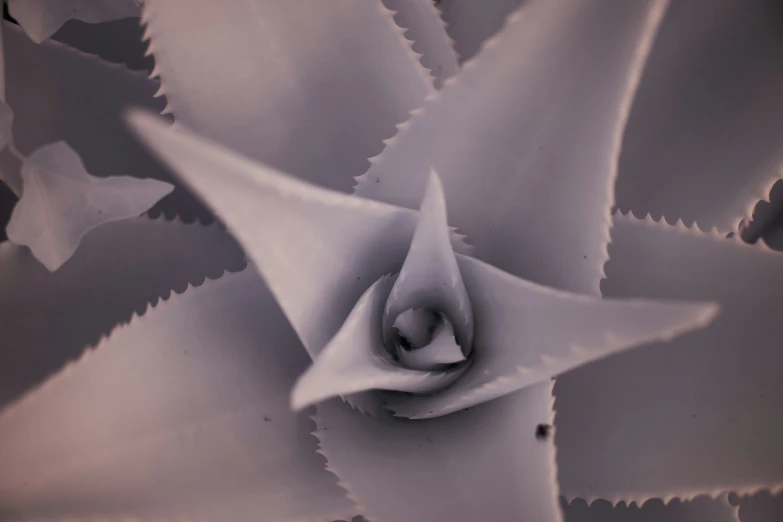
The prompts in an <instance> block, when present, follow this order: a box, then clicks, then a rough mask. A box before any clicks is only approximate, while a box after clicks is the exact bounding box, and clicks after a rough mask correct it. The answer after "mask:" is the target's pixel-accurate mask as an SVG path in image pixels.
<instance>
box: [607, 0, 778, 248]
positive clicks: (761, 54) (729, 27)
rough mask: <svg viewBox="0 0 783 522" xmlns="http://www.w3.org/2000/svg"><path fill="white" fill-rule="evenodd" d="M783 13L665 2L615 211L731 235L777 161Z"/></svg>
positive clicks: (752, 0)
mask: <svg viewBox="0 0 783 522" xmlns="http://www.w3.org/2000/svg"><path fill="white" fill-rule="evenodd" d="M781 17H783V6H781V5H780V4H779V3H777V2H770V1H768V0H717V1H714V2H710V7H709V16H705V11H704V6H703V5H701V4H700V3H698V2H687V1H686V2H672V6H671V9H670V10H669V11H668V12H667V14H666V17H665V18H664V20H663V22H662V23H661V29H660V31H659V34H658V38H657V39H656V41H655V45H654V46H653V48H652V50H651V52H650V59H649V60H648V62H647V66H646V68H645V70H644V74H643V76H642V79H641V82H640V85H639V91H638V93H637V96H636V97H635V98H634V102H633V108H632V110H631V114H630V117H629V119H628V128H627V130H626V132H625V137H624V139H623V150H622V154H621V155H620V164H619V176H618V178H617V205H618V207H619V208H620V209H621V210H622V211H623V212H627V211H628V210H631V211H633V212H634V214H635V215H636V216H637V217H643V216H644V215H646V214H647V213H648V212H649V213H652V216H653V217H654V218H655V219H660V217H661V216H665V218H666V219H668V220H670V223H671V224H674V222H675V221H676V220H677V219H678V218H679V219H682V220H683V221H684V222H685V224H686V225H688V226H690V225H691V224H693V223H694V222H697V223H698V224H699V226H700V227H701V228H702V229H703V230H707V229H710V228H712V227H717V228H718V230H719V231H720V232H721V233H722V234H723V235H726V234H727V233H728V232H732V231H736V230H737V225H738V224H739V222H740V220H741V219H742V218H747V217H750V214H751V212H752V207H753V205H755V204H756V202H757V201H758V200H759V199H766V198H767V196H768V193H769V189H770V187H771V185H772V183H773V182H774V181H775V180H776V179H778V178H779V177H780V175H781V174H780V168H781V165H782V164H783V147H781V143H782V142H783V98H781V97H780V92H781V90H783V32H781V30H780V24H778V23H777V21H778V20H779V19H781Z"/></svg>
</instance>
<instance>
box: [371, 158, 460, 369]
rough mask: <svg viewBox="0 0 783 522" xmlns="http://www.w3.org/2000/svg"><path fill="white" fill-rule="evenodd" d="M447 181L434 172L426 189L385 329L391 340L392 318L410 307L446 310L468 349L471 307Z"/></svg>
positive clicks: (388, 305)
mask: <svg viewBox="0 0 783 522" xmlns="http://www.w3.org/2000/svg"><path fill="white" fill-rule="evenodd" d="M447 219H448V217H447V215H446V200H445V199H444V197H443V185H442V184H441V182H440V179H439V178H438V175H437V174H436V173H435V172H432V173H431V174H430V177H429V181H428V182H427V188H426V189H425V191H424V197H423V199H422V202H421V207H420V211H419V220H418V223H417V224H416V230H415V231H414V233H413V239H412V240H411V244H410V249H409V250H408V253H407V255H406V256H405V262H404V263H403V264H402V268H401V269H400V275H399V277H397V280H396V281H395V282H394V286H393V287H392V290H391V295H389V300H388V301H387V302H386V308H385V310H384V314H383V315H384V321H383V322H384V324H383V334H384V336H385V340H386V344H387V346H388V345H390V344H391V342H390V341H391V335H390V334H391V332H392V328H393V324H394V323H395V321H396V320H397V318H398V317H399V316H400V314H401V313H403V312H405V311H406V310H411V309H416V308H424V309H427V310H430V311H433V312H436V313H442V314H443V315H444V320H447V321H449V322H450V323H451V324H452V325H453V326H454V331H455V332H454V333H455V334H456V338H457V341H458V342H459V344H460V345H461V346H464V350H465V354H467V353H469V352H470V349H471V346H472V345H473V310H472V308H471V305H470V298H469V297H468V292H467V290H466V289H465V283H463V281H462V276H460V273H459V267H458V266H457V258H456V257H454V250H453V249H452V247H451V241H450V239H449V235H450V232H449V224H448V221H447Z"/></svg>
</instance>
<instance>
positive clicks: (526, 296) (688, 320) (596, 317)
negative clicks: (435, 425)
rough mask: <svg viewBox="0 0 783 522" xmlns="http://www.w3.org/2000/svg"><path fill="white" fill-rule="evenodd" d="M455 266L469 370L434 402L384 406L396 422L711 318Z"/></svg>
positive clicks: (690, 309) (474, 264)
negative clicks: (468, 321) (472, 330)
mask: <svg viewBox="0 0 783 522" xmlns="http://www.w3.org/2000/svg"><path fill="white" fill-rule="evenodd" d="M458 261H459V267H460V271H461V272H462V277H463V278H464V280H465V285H466V286H467V288H468V294H469V295H470V298H471V301H472V302H473V306H474V308H473V310H474V320H475V323H476V337H475V340H474V349H473V364H472V366H471V367H470V369H468V370H467V371H466V373H465V375H464V376H463V377H462V378H461V379H460V380H459V381H458V382H456V383H454V385H452V386H451V387H449V388H448V389H447V390H444V391H442V392H440V393H438V394H436V395H432V396H430V397H409V396H401V397H399V398H396V399H391V400H390V401H389V407H390V409H391V410H392V411H394V413H395V415H399V416H404V417H408V418H415V419H418V418H428V417H436V416H440V415H446V414H449V413H452V412H455V411H459V410H461V409H464V408H468V407H471V406H474V405H476V404H481V403H483V402H485V401H488V400H491V399H494V398H496V397H501V396H503V395H506V394H508V393H511V392H513V391H516V390H519V389H520V388H523V387H525V386H529V385H530V384H533V383H535V382H541V381H547V380H550V379H551V378H552V377H554V376H555V375H558V374H560V373H563V372H565V371H568V370H570V369H572V368H574V367H577V366H582V365H584V364H587V363H589V362H591V361H594V360H596V359H600V358H603V357H607V356H609V355H612V354H616V353H618V352H620V351H623V350H627V349H628V348H632V347H634V346H638V345H640V344H643V343H647V342H650V341H653V340H659V339H663V340H668V339H672V338H673V337H676V336H679V335H682V334H683V333H685V332H688V331H691V330H694V329H698V328H703V327H704V326H705V325H707V324H709V323H710V321H712V320H713V319H714V318H715V315H716V314H717V311H718V308H717V307H716V306H714V305H712V304H707V303H687V302H662V301H645V300H614V299H601V298H596V297H590V296H582V295H576V294H571V293H568V292H559V291H555V290H552V289H551V288H546V287H542V286H538V285H536V284H533V283H530V282H528V281H524V280H522V279H519V278H517V277H514V276H512V275H510V274H507V273H504V272H501V271H500V270H498V269H496V268H494V267H491V266H489V265H487V264H486V263H483V262H481V261H479V260H477V259H473V258H468V257H463V256H458Z"/></svg>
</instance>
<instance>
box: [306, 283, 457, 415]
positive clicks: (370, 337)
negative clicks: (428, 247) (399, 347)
mask: <svg viewBox="0 0 783 522" xmlns="http://www.w3.org/2000/svg"><path fill="white" fill-rule="evenodd" d="M393 283H394V278H381V279H379V280H378V281H377V282H375V283H374V284H373V285H372V286H371V287H370V288H369V289H368V290H367V291H366V292H365V293H364V295H362V297H361V298H360V299H359V301H358V302H357V303H356V306H355V307H354V309H353V310H352V311H351V314H350V315H349V316H348V318H347V319H346V320H345V324H344V325H343V326H342V328H340V330H339V331H338V332H337V334H336V335H335V336H334V338H333V339H332V340H331V341H330V342H329V344H328V345H326V347H325V348H324V349H323V350H322V351H321V353H319V354H318V356H317V357H316V358H315V361H314V362H313V364H312V366H311V367H310V368H308V370H307V371H306V372H305V373H304V374H303V375H302V376H301V377H300V378H299V380H298V381H297V382H296V386H295V387H294V389H293V392H292V393H291V406H292V407H293V408H294V409H295V410H297V411H299V410H301V409H303V408H305V407H306V406H309V405H311V404H315V403H317V402H321V401H323V400H325V399H328V398H331V397H336V396H338V395H343V396H345V395H349V394H354V393H358V392H364V391H368V390H394V391H402V392H414V393H429V392H432V391H434V390H437V389H440V388H444V387H446V386H448V385H449V384H452V383H453V382H454V381H455V380H457V379H458V378H459V377H460V376H461V375H462V374H463V370H464V368H458V369H453V370H447V371H442V372H440V371H439V372H435V373H430V372H427V371H420V370H413V369H408V368H404V367H402V366H400V365H399V364H398V363H396V362H395V361H393V360H392V359H391V356H390V355H389V354H387V353H386V349H385V348H384V345H383V339H382V337H381V318H382V315H383V308H384V303H385V302H386V299H387V298H388V296H389V292H390V290H391V287H392V284H393ZM349 402H350V400H349Z"/></svg>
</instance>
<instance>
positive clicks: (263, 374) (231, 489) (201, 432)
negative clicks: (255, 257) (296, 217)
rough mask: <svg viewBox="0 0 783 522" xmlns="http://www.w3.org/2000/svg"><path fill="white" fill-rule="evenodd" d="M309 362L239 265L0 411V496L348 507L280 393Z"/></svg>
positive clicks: (29, 509)
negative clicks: (240, 271)
mask: <svg viewBox="0 0 783 522" xmlns="http://www.w3.org/2000/svg"><path fill="white" fill-rule="evenodd" d="M307 362H308V357H307V353H306V352H305V351H304V349H303V348H302V346H301V344H299V342H298V341H297V339H296V334H295V333H294V332H293V330H291V327H290V326H289V324H288V323H287V322H286V320H285V317H284V316H283V314H282V313H281V312H280V309H279V308H278V306H277V304H276V303H275V302H274V299H273V297H272V296H271V294H270V293H269V291H268V290H267V289H266V288H265V286H264V284H263V282H262V281H261V279H260V278H259V277H258V275H257V274H256V273H255V272H254V271H253V270H252V269H247V270H246V271H245V272H243V273H241V274H235V275H234V274H232V275H228V276H225V277H223V278H221V279H220V280H218V281H209V282H206V283H205V284H204V285H202V286H201V287H200V288H196V289H192V290H189V291H187V292H185V293H184V294H182V295H176V296H173V297H172V298H171V299H170V300H169V301H168V302H165V303H162V304H160V305H159V306H158V307H156V308H155V309H152V310H149V311H148V312H147V313H146V314H145V315H144V316H142V317H139V318H135V319H134V320H132V321H131V323H130V324H129V325H127V326H124V327H122V328H120V329H118V330H116V331H114V332H113V333H112V335H111V336H110V337H109V338H108V339H106V340H104V341H103V342H102V343H100V345H99V346H98V347H97V348H96V349H95V350H94V351H91V352H89V353H88V354H87V355H85V357H83V358H82V359H81V360H80V361H79V362H78V363H76V364H75V365H73V366H70V367H68V368H66V370H64V371H63V372H62V373H60V374H59V375H57V376H55V377H54V378H52V379H50V380H49V381H48V382H47V383H46V385H45V386H43V387H41V388H39V389H38V390H35V391H34V392H33V393H31V394H29V395H28V396H27V397H25V398H24V399H23V400H22V401H20V402H19V403H17V404H15V405H14V406H12V407H11V408H9V409H7V410H6V411H4V412H3V413H2V415H0V505H2V506H3V509H4V510H8V511H10V512H12V513H16V514H18V515H19V516H20V517H21V516H24V517H25V518H39V517H40V518H45V515H50V514H52V513H54V514H56V516H57V517H61V518H90V517H95V518H101V517H106V518H110V517H112V516H134V515H137V516H139V517H140V518H143V517H145V516H146V517H149V518H164V517H165V518H169V517H175V516H176V517H181V516H184V517H185V518H188V519H212V520H258V519H259V517H267V518H271V519H274V520H308V519H313V518H315V517H316V516H318V517H322V516H323V517H325V516H326V515H333V518H337V517H338V516H341V515H344V514H347V513H354V512H355V507H354V506H353V503H352V502H351V501H349V500H348V499H347V498H346V497H345V491H344V490H343V489H341V488H340V487H339V486H338V484H337V479H336V478H335V477H334V475H332V474H331V473H329V472H327V471H326V470H325V469H324V464H325V463H324V459H323V457H321V456H320V455H318V454H317V453H316V450H317V445H316V442H317V441H316V439H315V438H313V437H312V436H311V435H310V432H311V431H312V429H313V425H312V421H310V420H309V419H308V418H307V417H305V416H302V415H296V414H294V413H292V412H291V410H290V408H289V404H288V400H287V390H289V389H290V387H291V386H292V384H293V381H294V379H295V378H296V376H297V375H298V374H299V373H300V372H301V371H302V370H303V369H304V367H305V366H306V364H307Z"/></svg>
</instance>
